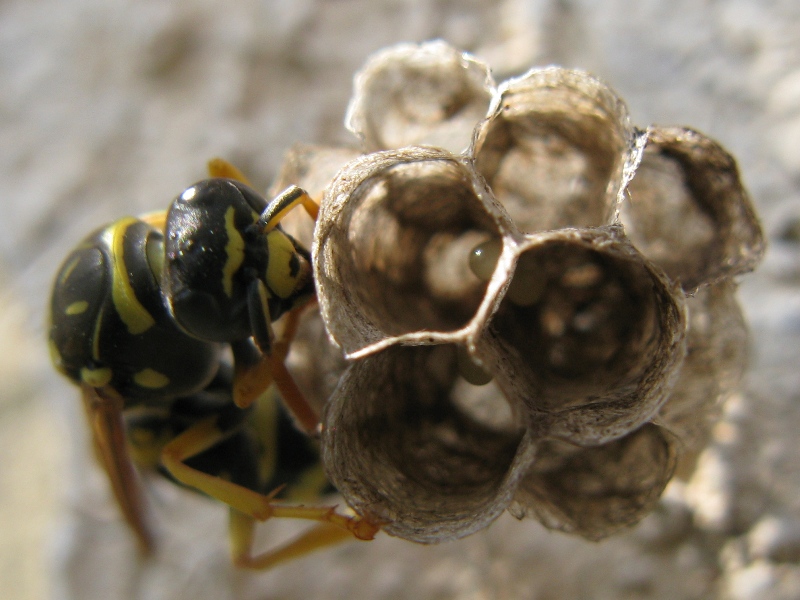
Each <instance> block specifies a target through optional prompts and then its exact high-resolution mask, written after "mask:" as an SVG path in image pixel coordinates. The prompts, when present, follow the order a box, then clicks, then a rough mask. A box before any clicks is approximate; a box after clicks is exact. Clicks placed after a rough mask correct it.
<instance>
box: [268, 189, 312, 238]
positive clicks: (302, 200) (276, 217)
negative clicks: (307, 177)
mask: <svg viewBox="0 0 800 600" xmlns="http://www.w3.org/2000/svg"><path fill="white" fill-rule="evenodd" d="M298 204H302V205H303V208H304V209H306V212H307V213H308V215H309V216H310V217H311V218H312V219H314V220H315V221H316V220H317V215H319V204H317V203H316V202H315V201H314V200H313V199H312V198H311V196H309V195H308V193H307V192H306V191H305V190H304V189H302V188H299V187H297V186H296V185H290V186H289V187H288V188H286V189H285V190H283V191H282V192H281V193H280V194H278V195H277V196H275V198H273V199H272V200H271V201H270V203H269V204H268V205H267V208H265V209H264V212H263V213H261V217H260V218H259V219H258V227H259V228H260V229H261V230H262V231H263V232H264V233H266V232H268V231H270V230H272V229H274V228H275V227H276V226H277V225H278V223H280V222H281V220H282V219H283V217H285V216H286V214H287V213H288V212H289V211H291V210H293V209H294V208H295V207H296V206H297V205H298Z"/></svg>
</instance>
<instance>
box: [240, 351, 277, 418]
mask: <svg viewBox="0 0 800 600" xmlns="http://www.w3.org/2000/svg"><path fill="white" fill-rule="evenodd" d="M271 385H272V368H271V360H270V358H269V357H268V356H266V355H262V356H261V357H260V358H259V359H258V361H257V362H255V363H250V362H248V361H244V360H235V366H234V374H233V402H234V404H236V406H238V407H239V408H248V407H249V406H250V405H251V404H253V402H255V401H256V400H257V399H258V398H259V396H261V394H263V393H264V392H266V391H267V389H269V386H271Z"/></svg>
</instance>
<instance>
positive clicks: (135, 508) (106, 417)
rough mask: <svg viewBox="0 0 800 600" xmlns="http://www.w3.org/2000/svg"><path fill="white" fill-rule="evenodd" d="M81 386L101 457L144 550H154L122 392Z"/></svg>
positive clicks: (126, 517) (117, 497)
mask: <svg viewBox="0 0 800 600" xmlns="http://www.w3.org/2000/svg"><path fill="white" fill-rule="evenodd" d="M81 388H82V391H83V401H84V406H85V408H86V416H87V419H88V421H89V424H90V426H91V430H92V439H93V440H94V447H95V451H96V454H97V457H98V459H99V460H100V462H101V464H102V465H103V468H104V469H105V471H106V473H107V474H108V479H109V481H110V482H111V488H112V489H113V491H114V496H115V497H116V499H117V503H118V504H119V507H120V510H122V514H123V516H124V517H125V521H127V523H128V525H129V526H130V528H131V529H132V530H133V532H134V533H135V534H136V537H137V539H138V541H139V544H140V546H141V549H142V551H143V552H145V553H150V552H151V551H152V549H153V537H152V534H151V532H150V529H149V527H148V526H147V522H146V510H145V503H144V495H143V493H142V489H141V485H140V484H139V479H138V477H137V473H136V469H135V468H134V466H133V462H132V461H131V458H130V454H129V452H128V445H127V442H126V440H125V423H124V420H123V418H122V407H123V399H122V396H120V395H119V394H118V393H117V392H115V391H114V390H112V389H110V388H94V387H91V386H89V385H86V384H84V385H82V386H81Z"/></svg>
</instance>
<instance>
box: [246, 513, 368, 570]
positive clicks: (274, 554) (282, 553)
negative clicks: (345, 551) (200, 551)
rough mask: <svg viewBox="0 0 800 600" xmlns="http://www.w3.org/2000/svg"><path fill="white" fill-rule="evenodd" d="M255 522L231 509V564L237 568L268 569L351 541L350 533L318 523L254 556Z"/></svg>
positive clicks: (333, 526)
mask: <svg viewBox="0 0 800 600" xmlns="http://www.w3.org/2000/svg"><path fill="white" fill-rule="evenodd" d="M255 523H256V522H255V521H254V520H253V519H252V518H250V517H248V516H247V515H243V514H242V513H239V512H236V511H235V510H233V509H231V516H230V540H231V555H232V556H233V562H234V564H235V565H236V566H238V567H242V568H245V569H271V568H272V567H274V566H276V565H278V564H280V563H284V562H288V561H291V560H294V559H295V558H300V557H302V556H305V555H306V554H308V553H310V552H314V551H315V550H321V549H323V548H326V547H328V546H332V545H334V544H339V543H341V542H344V541H347V540H351V539H353V536H352V534H351V533H350V532H348V531H345V530H343V529H341V528H339V527H336V526H335V525H331V524H329V523H320V524H318V525H315V526H314V527H312V528H311V529H309V530H308V531H306V532H305V533H303V534H302V535H300V536H299V537H297V538H295V539H294V540H291V541H290V542H288V543H287V544H284V545H283V546H280V547H278V548H274V549H272V550H268V551H267V552H264V553H262V554H259V555H256V556H253V554H252V552H253V534H254V532H255Z"/></svg>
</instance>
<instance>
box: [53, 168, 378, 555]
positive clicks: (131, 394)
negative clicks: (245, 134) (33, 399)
mask: <svg viewBox="0 0 800 600" xmlns="http://www.w3.org/2000/svg"><path fill="white" fill-rule="evenodd" d="M209 170H210V172H211V174H212V176H213V175H225V176H226V177H225V178H217V177H215V178H212V179H210V180H206V181H204V182H201V183H199V184H196V185H195V186H192V188H189V189H190V190H194V191H193V192H184V193H183V194H182V195H181V196H180V197H179V198H178V199H177V200H176V201H175V202H173V205H172V208H171V210H170V212H169V213H168V214H166V213H158V214H155V215H150V216H147V217H142V218H140V219H137V218H132V217H126V218H123V219H120V220H118V221H116V222H114V223H112V224H111V225H109V226H107V227H105V228H103V229H100V230H98V231H96V232H95V233H93V234H91V235H90V236H88V237H87V238H86V239H85V240H84V241H83V242H82V243H81V244H80V245H79V246H78V247H77V248H75V249H74V250H73V251H72V252H71V253H70V254H69V256H68V257H67V259H66V260H65V261H64V263H63V265H62V267H61V268H60V270H59V272H58V274H57V276H56V280H55V284H54V287H53V292H52V298H51V304H50V335H49V338H50V339H49V343H50V350H51V355H52V359H53V363H54V365H55V366H56V368H57V369H58V370H59V371H60V372H62V373H63V374H64V375H66V376H67V377H68V378H69V379H70V380H71V381H72V382H74V383H75V384H77V385H78V386H79V387H80V388H81V392H82V396H83V400H84V405H85V408H86V414H87V420H88V422H89V425H90V427H91V431H92V437H93V441H94V446H95V450H96V453H97V456H98V458H99V460H100V462H101V463H102V465H103V467H104V468H105V470H106V472H107V473H108V476H109V480H110V483H111V485H112V489H113V491H114V495H115V497H116V499H117V501H118V503H119V505H120V508H121V510H122V513H123V515H124V517H125V519H126V521H127V522H128V524H129V525H130V527H131V528H132V530H133V531H134V532H135V533H136V535H137V538H138V540H139V542H140V544H141V546H142V548H143V550H145V551H150V550H151V549H152V546H153V541H152V536H151V534H150V530H149V527H148V524H147V518H146V511H145V503H144V500H143V497H144V495H143V492H142V489H141V487H140V484H139V478H138V476H137V473H136V469H135V465H138V466H140V467H143V468H155V469H156V470H158V471H160V472H162V473H164V474H166V475H167V476H168V477H170V478H171V479H173V480H175V481H177V482H179V483H180V484H182V485H185V486H188V487H190V488H193V489H195V490H197V491H200V492H202V493H204V494H206V495H208V496H210V497H212V498H214V499H216V500H219V501H221V502H223V503H225V504H227V505H228V506H229V507H230V530H231V543H232V552H233V556H234V560H235V561H236V563H237V564H239V565H242V566H245V567H249V568H267V567H270V566H272V565H274V564H276V563H278V562H281V561H285V560H289V559H291V558H294V557H297V556H300V555H303V554H305V553H306V552H309V551H311V550H314V549H317V548H320V547H323V546H327V545H330V544H333V543H336V542H338V541H341V540H344V539H349V538H350V539H351V538H353V537H356V538H358V539H365V540H366V539H372V538H373V537H374V535H375V533H376V532H377V531H378V529H379V526H378V525H377V524H375V523H373V522H371V521H370V520H369V519H365V518H362V517H358V516H350V515H343V514H340V513H337V512H336V511H335V510H334V508H331V507H320V506H313V505H309V506H305V505H293V504H291V503H290V502H291V501H295V500H296V501H302V502H308V503H310V504H313V503H314V502H315V501H316V500H317V499H318V498H319V497H320V495H321V494H323V493H325V492H326V491H329V490H330V489H331V488H330V487H329V485H328V484H327V482H326V481H325V479H324V477H323V476H322V469H321V465H320V463H319V457H318V455H317V453H316V450H315V448H314V445H313V443H312V440H311V439H309V437H308V436H307V435H306V433H308V432H314V431H316V427H317V424H318V418H317V415H316V413H315V412H314V411H313V410H312V409H311V407H310V406H309V405H308V404H307V402H306V401H305V398H304V397H303V395H302V394H301V393H300V391H299V389H298V388H297V386H296V384H295V383H294V380H293V379H292V377H291V375H290V374H289V372H288V370H287V369H286V367H285V365H284V364H283V361H284V359H285V357H286V353H287V352H288V347H289V344H290V342H291V339H292V337H293V336H294V333H295V330H296V327H297V323H298V318H299V311H300V309H301V308H302V304H303V303H304V302H305V301H307V300H308V299H309V298H310V297H313V290H314V287H313V282H312V280H311V271H310V266H309V264H308V261H309V256H308V252H307V251H305V250H304V249H303V248H301V247H300V246H299V245H298V244H297V243H296V242H294V240H292V239H291V238H290V237H289V236H287V235H286V234H284V233H283V232H282V231H281V230H280V228H279V227H277V223H278V221H279V220H280V218H282V216H283V215H284V214H285V213H286V212H287V211H288V210H291V209H292V208H293V207H294V206H297V204H303V205H304V206H305V207H306V210H307V211H308V212H309V213H310V214H312V216H313V215H314V214H315V210H314V208H315V206H316V205H314V204H313V201H311V199H310V198H308V196H307V195H306V194H305V192H303V191H302V190H300V189H299V188H290V189H289V190H287V191H286V192H284V194H282V195H280V196H279V197H278V198H276V199H275V200H273V201H272V202H270V203H266V201H264V200H263V199H260V198H259V197H258V195H257V194H256V193H255V192H253V191H252V190H250V189H249V188H248V187H246V186H245V185H243V184H241V183H239V182H238V181H236V180H235V179H231V177H233V178H237V177H238V178H241V176H240V174H239V172H238V171H237V170H236V169H235V168H233V167H232V166H231V165H229V164H228V163H225V162H224V161H220V160H216V161H212V163H210V164H209ZM198 192H199V195H198ZM192 195H198V197H200V196H202V197H204V199H205V202H204V204H203V208H202V209H199V205H198V206H193V207H191V210H187V211H184V204H185V201H187V200H188V199H189V196H192ZM231 210H232V211H233V213H234V214H232V213H231ZM259 210H261V212H258V211H259ZM251 226H252V227H251ZM237 235H238V236H240V237H241V239H242V240H244V239H245V238H247V240H248V243H247V244H245V245H244V246H243V247H241V248H239V246H238V245H239V241H240V240H239V237H237ZM193 248H195V249H197V251H196V252H195V251H193V250H192V249H193ZM237 248H239V249H238V250H237ZM254 282H255V283H254ZM229 283H230V286H229ZM253 290H256V292H254V291H253ZM229 291H230V292H231V294H228V292H229ZM203 294H207V295H209V296H210V297H211V300H209V301H208V302H206V301H205V300H198V298H205V296H203ZM256 296H258V298H257V299H256ZM187 299H188V300H187ZM210 305H214V308H213V309H211V311H210V312H209V311H208V310H207V309H208V306H210ZM198 307H204V308H202V309H201V308H198ZM204 311H205V312H204ZM286 313H288V314H286ZM284 314H285V317H286V318H285V320H286V326H285V327H284V328H283V330H282V333H281V335H280V336H279V337H277V338H275V337H274V336H273V333H272V321H273V320H275V319H277V318H279V317H280V316H281V315H284ZM187 315H188V316H187ZM215 319H216V320H215ZM259 320H260V321H261V322H262V324H263V325H261V326H256V325H254V324H255V323H257V322H258V321H259ZM198 328H199V329H198ZM226 332H227V333H226ZM253 338H255V343H254V342H253ZM223 342H224V343H229V344H230V345H231V348H232V349H233V354H234V360H235V361H236V365H235V367H236V368H235V370H234V369H232V368H231V367H230V366H229V365H228V364H227V363H225V362H223V361H222V360H221V358H220V357H221V355H222V348H223ZM272 382H274V383H275V384H276V387H277V389H278V391H279V393H280V401H279V400H277V398H278V396H277V395H273V396H267V395H266V394H265V393H264V392H265V390H266V389H267V388H268V387H269V386H270V384H271V383H272ZM259 398H261V399H262V401H261V402H258V403H255V400H256V399H259ZM284 405H285V406H286V408H287V409H288V410H286V409H284ZM297 426H300V428H301V429H302V430H304V431H301V430H298V429H297ZM272 517H286V518H298V519H306V520H311V521H315V522H317V525H316V526H315V527H313V528H311V529H310V530H309V531H308V532H307V533H306V534H304V535H302V536H301V537H300V538H298V539H297V540H295V541H293V542H291V543H289V544H287V545H286V546H284V547H281V548H279V549H277V550H274V551H270V552H267V553H265V554H262V555H260V556H253V555H252V550H251V549H252V541H253V539H252V538H253V530H254V526H255V523H256V522H257V521H264V520H267V519H269V518H272Z"/></svg>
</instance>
